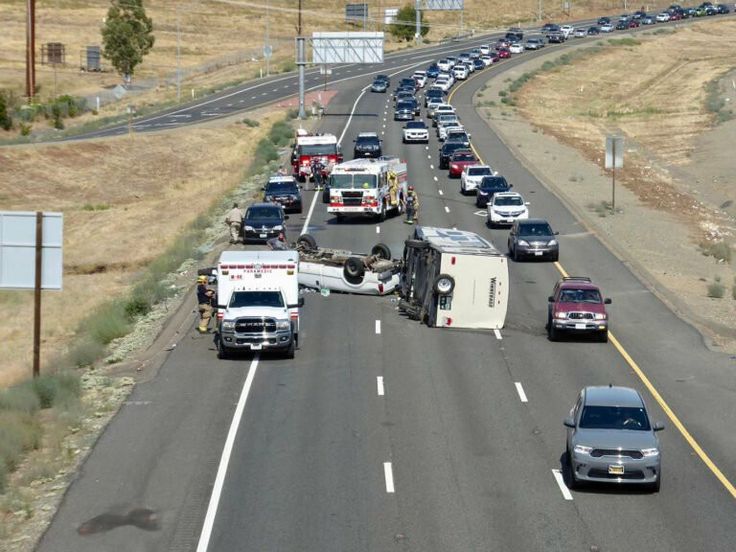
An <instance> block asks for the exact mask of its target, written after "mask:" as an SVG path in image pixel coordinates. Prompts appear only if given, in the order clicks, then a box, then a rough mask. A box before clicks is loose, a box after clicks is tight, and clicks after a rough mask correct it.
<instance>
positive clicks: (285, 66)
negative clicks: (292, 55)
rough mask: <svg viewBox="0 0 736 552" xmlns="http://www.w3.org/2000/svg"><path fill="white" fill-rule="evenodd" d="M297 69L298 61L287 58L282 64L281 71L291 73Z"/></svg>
mask: <svg viewBox="0 0 736 552" xmlns="http://www.w3.org/2000/svg"><path fill="white" fill-rule="evenodd" d="M295 70H296V62H295V61H294V60H293V59H290V60H287V61H285V62H283V63H282V64H281V72H282V73H289V72H291V71H295Z"/></svg>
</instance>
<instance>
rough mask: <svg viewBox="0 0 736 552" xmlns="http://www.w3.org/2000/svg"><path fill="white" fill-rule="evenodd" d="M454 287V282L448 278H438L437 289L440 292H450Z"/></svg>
mask: <svg viewBox="0 0 736 552" xmlns="http://www.w3.org/2000/svg"><path fill="white" fill-rule="evenodd" d="M451 289H452V282H450V280H448V279H447V278H440V279H439V280H437V291H439V292H440V293H449V292H450V290H451Z"/></svg>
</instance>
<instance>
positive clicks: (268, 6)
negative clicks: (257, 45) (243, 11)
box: [263, 0, 271, 76]
mask: <svg viewBox="0 0 736 552" xmlns="http://www.w3.org/2000/svg"><path fill="white" fill-rule="evenodd" d="M270 27H271V0H266V38H265V40H264V41H263V42H264V44H263V57H265V58H266V76H269V75H270V74H271V45H270V44H269V34H270Z"/></svg>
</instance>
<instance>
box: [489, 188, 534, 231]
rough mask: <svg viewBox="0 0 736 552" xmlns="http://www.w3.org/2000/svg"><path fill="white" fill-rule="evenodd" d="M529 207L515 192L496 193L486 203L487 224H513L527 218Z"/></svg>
mask: <svg viewBox="0 0 736 552" xmlns="http://www.w3.org/2000/svg"><path fill="white" fill-rule="evenodd" d="M527 205H529V204H528V203H527V202H525V201H524V198H523V197H522V196H521V194H520V193H517V192H498V193H495V194H493V197H492V198H491V200H490V201H489V202H488V224H489V226H495V225H497V224H513V223H514V221H515V220H524V219H528V218H529V209H528V208H527Z"/></svg>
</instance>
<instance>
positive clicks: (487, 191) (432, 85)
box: [373, 5, 728, 492]
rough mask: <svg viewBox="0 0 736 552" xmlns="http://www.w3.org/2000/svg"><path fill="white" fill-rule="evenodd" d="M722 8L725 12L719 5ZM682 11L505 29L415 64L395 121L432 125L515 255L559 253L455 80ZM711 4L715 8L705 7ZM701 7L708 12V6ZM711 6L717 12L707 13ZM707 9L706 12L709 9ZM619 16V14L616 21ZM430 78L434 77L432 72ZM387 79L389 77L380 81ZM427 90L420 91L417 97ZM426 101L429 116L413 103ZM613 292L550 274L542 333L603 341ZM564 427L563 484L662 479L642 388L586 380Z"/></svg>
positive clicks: (414, 129)
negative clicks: (489, 40) (529, 32)
mask: <svg viewBox="0 0 736 552" xmlns="http://www.w3.org/2000/svg"><path fill="white" fill-rule="evenodd" d="M718 9H720V11H719V12H718V13H728V9H727V8H725V6H724V7H721V8H718ZM681 12H682V13H687V10H686V9H684V8H680V7H679V6H676V5H673V6H670V8H669V9H668V10H665V12H662V13H665V14H667V15H668V16H669V17H666V16H665V15H662V14H659V15H657V16H656V17H655V16H649V15H647V14H645V13H644V12H636V13H635V14H633V15H631V16H622V18H621V20H619V22H617V23H612V22H611V20H610V19H609V18H605V17H604V18H601V19H600V20H598V25H594V26H590V27H578V28H575V27H573V26H571V25H561V26H558V25H554V24H547V25H545V26H544V27H543V29H542V35H540V36H531V37H528V38H527V40H526V41H525V42H524V41H523V33H522V31H521V30H519V29H510V30H509V31H508V33H507V34H506V36H505V37H504V38H502V39H500V40H499V41H498V42H496V43H495V44H493V45H482V46H480V47H478V48H476V49H474V50H472V51H471V52H467V53H462V54H459V55H458V56H457V57H447V58H444V59H441V60H438V61H437V62H436V63H433V64H431V65H430V66H429V67H427V69H426V70H423V71H417V72H416V73H414V75H412V77H411V78H405V79H401V81H399V84H398V86H397V87H396V89H395V90H394V92H393V94H394V102H395V111H394V120H396V121H403V122H405V124H404V126H403V129H402V141H403V142H404V143H405V144H411V143H423V144H427V143H429V133H430V128H433V129H434V130H435V133H436V137H437V140H438V141H439V142H440V144H441V145H440V150H439V163H438V168H439V169H440V170H447V171H448V172H447V174H448V177H449V178H458V179H459V180H460V185H459V191H460V193H461V194H462V195H470V194H475V206H476V207H479V208H484V209H485V211H486V217H487V218H486V221H487V225H488V226H489V227H491V228H495V227H501V226H510V230H509V235H508V241H507V247H508V255H509V257H510V258H511V259H512V260H514V261H521V260H525V259H540V260H549V261H553V262H554V261H557V260H558V259H559V242H558V240H557V235H558V233H557V232H556V231H554V230H553V229H552V227H551V225H550V224H549V222H548V221H546V220H544V219H541V218H530V215H529V202H527V201H525V199H524V197H523V196H522V195H521V194H520V193H518V192H516V191H513V190H512V188H513V185H512V184H510V183H509V182H508V181H507V179H506V178H505V177H504V176H503V175H501V174H499V173H498V171H496V170H495V169H494V168H493V167H492V166H491V165H489V164H485V163H482V162H481V161H480V160H479V159H478V157H477V155H476V152H475V150H474V149H473V147H472V146H471V135H470V133H469V132H467V130H466V129H465V128H464V126H463V124H462V122H461V120H460V118H459V116H458V114H457V113H456V111H455V108H454V107H453V106H452V105H451V104H450V103H448V101H447V94H448V92H449V91H450V89H451V88H452V87H453V86H454V84H455V83H456V82H457V81H462V80H465V79H467V78H468V76H469V75H470V74H471V73H473V72H474V71H479V70H482V69H484V68H486V67H488V66H489V65H491V64H493V63H495V62H498V61H500V60H502V59H505V58H508V57H510V55H511V54H518V53H521V52H523V51H524V50H535V49H538V48H541V47H543V46H544V45H545V43H546V42H547V43H555V42H563V41H565V40H567V39H568V38H570V37H573V38H582V37H586V36H591V35H597V34H599V33H600V32H611V31H613V30H614V29H623V28H626V29H628V28H633V27H636V26H638V25H639V24H640V23H641V24H653V23H656V22H657V21H668V20H670V19H671V18H672V17H673V16H674V18H678V17H686V16H685V15H680V14H681ZM710 12H713V8H710ZM704 13H705V12H704ZM713 13H715V12H713ZM713 13H711V14H713ZM622 21H623V22H624V23H622ZM432 79H434V80H432ZM376 82H378V83H380V84H378V85H376V83H374V86H373V91H374V92H387V91H388V89H389V80H388V78H387V77H382V76H379V77H377V79H376ZM384 85H385V86H384ZM421 90H423V94H422V96H423V98H422V99H421V100H420V98H418V97H417V95H418V93H419V91H421ZM420 103H423V106H424V108H425V109H426V121H425V120H422V119H421V118H420V117H419V115H420V110H419V109H418V106H419V105H420ZM610 304H611V299H610V298H604V297H603V294H602V293H601V290H600V288H599V287H598V285H597V284H596V283H595V282H593V281H592V280H591V278H589V277H586V276H569V277H564V278H561V279H560V280H559V281H557V282H556V284H555V286H554V288H553V291H552V295H550V296H549V297H548V313H547V323H546V328H547V335H548V338H549V340H550V341H558V340H561V339H563V338H565V337H566V336H581V335H588V336H592V337H593V338H595V340H597V341H600V342H604V343H605V342H607V341H608V323H609V318H608V312H607V309H606V306H607V305H610ZM564 425H565V426H566V429H567V439H566V463H567V467H568V470H569V471H568V484H569V485H570V487H571V488H578V487H580V486H581V485H583V484H585V483H595V482H598V483H600V482H607V483H632V484H640V485H643V486H647V487H649V488H650V489H651V490H652V491H654V492H657V491H659V489H660V483H661V454H660V445H659V440H658V438H657V436H656V432H658V431H659V430H661V429H663V427H664V426H663V425H662V424H659V423H653V422H651V421H650V419H649V414H648V412H647V408H646V405H645V403H644V400H643V398H642V397H641V395H640V394H639V393H638V392H637V391H636V390H634V389H630V388H626V387H616V386H612V385H609V386H592V387H586V388H585V389H583V390H582V391H581V392H580V394H579V396H578V399H577V402H576V403H575V405H574V406H573V408H572V409H571V411H570V415H569V416H568V417H567V418H566V419H565V420H564Z"/></svg>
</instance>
